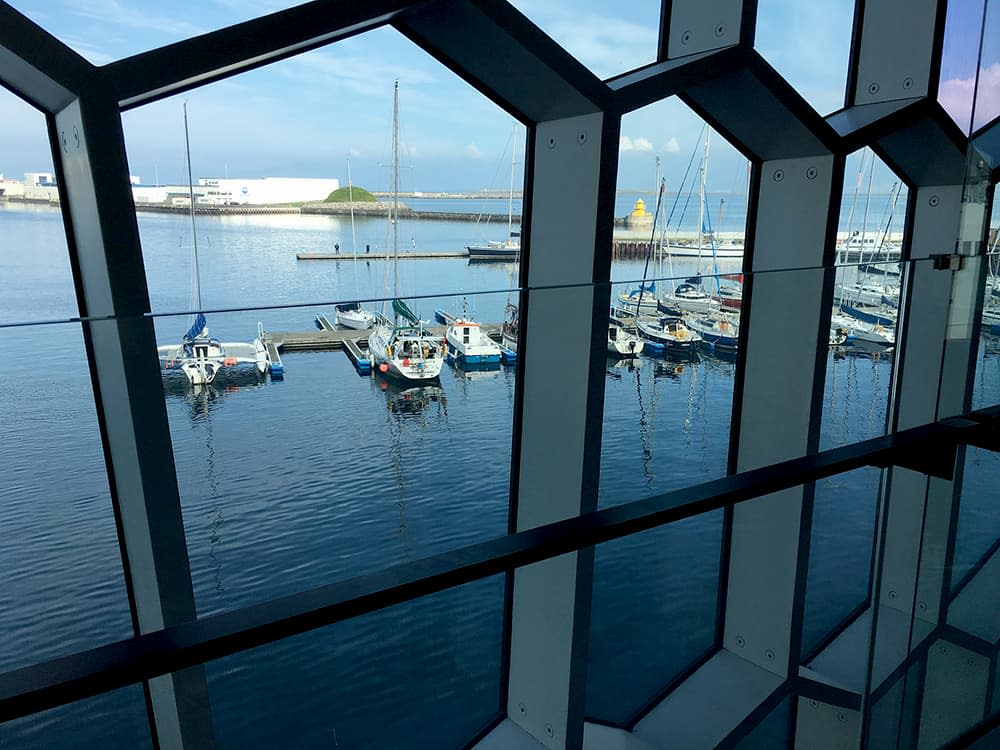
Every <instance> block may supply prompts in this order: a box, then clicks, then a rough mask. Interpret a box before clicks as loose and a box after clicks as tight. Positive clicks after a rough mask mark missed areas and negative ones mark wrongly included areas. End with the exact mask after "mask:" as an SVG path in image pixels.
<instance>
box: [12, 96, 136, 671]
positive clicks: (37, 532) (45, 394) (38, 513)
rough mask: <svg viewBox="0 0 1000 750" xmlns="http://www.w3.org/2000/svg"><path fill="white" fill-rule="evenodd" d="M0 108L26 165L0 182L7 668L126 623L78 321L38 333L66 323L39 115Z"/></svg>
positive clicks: (59, 228)
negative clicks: (15, 177)
mask: <svg viewBox="0 0 1000 750" xmlns="http://www.w3.org/2000/svg"><path fill="white" fill-rule="evenodd" d="M0 100H2V104H3V105H4V107H5V111H10V112H11V113H13V114H12V127H11V129H10V130H9V131H8V130H7V129H6V128H5V129H4V131H3V133H2V136H0V145H2V146H4V149H3V150H4V151H5V152H6V153H9V154H11V155H14V154H18V155H19V156H18V157H16V158H24V159H26V160H27V159H38V161H34V162H31V163H32V166H31V169H33V170H34V171H32V172H30V173H28V174H26V175H25V176H24V179H23V180H12V179H11V180H7V179H5V180H3V181H2V182H0V189H2V190H3V197H2V198H0V231H2V232H3V237H4V247H5V250H4V252H0V325H2V326H3V327H0V348H2V350H3V351H4V352H6V353H7V361H8V363H9V365H10V366H9V367H8V368H7V371H6V375H5V377H4V378H3V381H2V384H0V393H2V399H0V400H2V402H3V404H4V407H3V414H2V416H0V446H3V447H2V452H0V466H2V467H3V471H2V472H0V495H2V496H3V497H4V520H3V528H4V534H3V540H2V542H0V570H3V571H4V581H5V584H4V595H3V596H2V597H0V632H3V633H4V637H3V638H2V639H0V670H8V669H13V668H15V667H20V666H24V665H25V664H27V663H30V662H32V661H37V660H43V659H48V658H52V657H55V656H61V655H65V654H67V653H72V652H74V651H78V650H81V649H84V648H88V647H92V646H96V645H99V644H101V643H104V642H106V641H109V640H118V639H120V638H123V637H127V636H128V635H130V634H131V631H132V628H131V618H130V615H129V606H128V598H127V594H126V590H125V580H124V576H123V574H122V563H121V554H120V552H119V550H118V538H117V533H116V529H115V518H114V512H113V508H112V504H111V492H110V490H109V487H108V475H107V470H106V468H105V463H104V449H103V446H102V443H101V434H100V428H99V426H98V421H97V409H96V406H95V402H94V391H93V385H92V383H91V379H90V367H89V364H88V361H87V352H86V348H85V346H84V333H83V330H82V327H81V324H79V323H69V322H62V323H54V324H50V325H42V324H39V321H46V320H47V321H54V320H56V321H58V320H63V321H65V320H68V319H69V318H72V317H74V316H76V315H78V314H79V308H78V306H77V302H76V293H75V289H74V285H73V278H72V274H71V272H70V263H69V251H68V250H67V245H66V233H65V230H64V229H63V224H62V213H61V212H60V210H59V207H58V205H53V204H52V203H50V201H52V200H54V199H57V198H58V192H57V189H56V187H55V181H54V177H53V169H52V166H51V163H50V159H51V152H50V151H49V147H48V142H47V135H46V133H47V131H46V126H45V120H44V118H43V117H42V116H41V114H39V113H38V112H36V111H34V110H32V109H31V108H30V107H29V106H28V105H26V104H24V103H23V102H21V101H20V100H18V99H16V98H14V97H13V96H12V95H11V94H9V93H7V92H6V91H2V92H0ZM22 120H23V122H24V124H25V128H24V129H23V130H22V128H21V127H20V125H18V124H17V123H19V122H21V121H22ZM12 160H13V159H12ZM25 163H26V164H27V163H28V162H25ZM26 171H27V170H26ZM24 323H28V325H19V324H24Z"/></svg>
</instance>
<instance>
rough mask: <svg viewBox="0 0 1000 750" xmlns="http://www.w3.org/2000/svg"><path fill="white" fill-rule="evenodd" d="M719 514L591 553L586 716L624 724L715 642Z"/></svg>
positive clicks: (649, 533) (703, 516)
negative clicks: (593, 555)
mask: <svg viewBox="0 0 1000 750" xmlns="http://www.w3.org/2000/svg"><path fill="white" fill-rule="evenodd" d="M721 550H722V512H721V511H718V512H714V513H708V514H705V515H702V516H698V517H696V518H691V519H687V520H685V521H682V522H679V523H674V524H670V525H668V526H663V527H660V528H657V529H652V530H650V531H646V532H643V533H641V534H636V535H634V536H630V537H626V538H624V539H619V540H616V541H614V542H608V543H607V544H602V545H600V546H598V547H597V550H596V553H595V563H594V565H595V573H594V596H593V607H594V609H593V613H592V615H591V628H590V661H589V666H588V670H587V707H586V711H587V716H588V717H589V718H592V719H597V720H599V721H602V722H610V723H612V724H616V725H626V724H629V723H630V722H631V721H632V720H634V719H635V718H637V715H638V714H639V712H640V711H642V710H643V709H645V708H647V707H648V706H649V704H650V703H651V702H652V701H653V700H654V699H656V698H657V696H659V695H660V694H661V693H662V692H663V691H664V689H666V688H667V687H668V686H669V685H670V684H671V683H672V682H673V681H674V680H675V679H677V677H678V676H680V675H681V674H682V673H683V672H684V671H685V670H687V669H688V668H690V667H691V666H692V665H693V664H694V663H695V662H697V661H698V660H699V659H700V658H701V657H702V656H704V655H705V654H706V653H707V652H708V651H709V649H711V648H712V647H713V645H714V643H715V626H716V604H717V603H718V595H719V563H720V560H721Z"/></svg>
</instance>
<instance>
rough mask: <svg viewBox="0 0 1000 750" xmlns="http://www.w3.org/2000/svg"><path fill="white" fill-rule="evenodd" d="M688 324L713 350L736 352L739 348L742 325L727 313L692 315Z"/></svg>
mask: <svg viewBox="0 0 1000 750" xmlns="http://www.w3.org/2000/svg"><path fill="white" fill-rule="evenodd" d="M687 324H688V326H690V328H691V329H692V330H694V331H695V332H696V333H698V335H700V336H701V338H702V341H704V342H705V344H706V345H708V346H710V347H712V348H713V349H717V350H720V351H728V352H735V351H736V350H737V348H739V342H740V324H739V320H737V319H736V317H735V316H731V315H727V314H725V313H717V314H714V315H712V314H708V315H692V316H690V317H689V318H688V319H687Z"/></svg>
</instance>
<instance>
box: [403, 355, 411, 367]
mask: <svg viewBox="0 0 1000 750" xmlns="http://www.w3.org/2000/svg"><path fill="white" fill-rule="evenodd" d="M409 366H410V358H409V357H403V367H409Z"/></svg>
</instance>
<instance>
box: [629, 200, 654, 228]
mask: <svg viewBox="0 0 1000 750" xmlns="http://www.w3.org/2000/svg"><path fill="white" fill-rule="evenodd" d="M625 226H627V227H628V228H629V229H649V228H651V227H652V226H653V215H652V214H651V213H649V212H647V211H646V201H644V200H643V199H642V198H638V199H636V201H635V208H633V209H632V213H630V214H629V215H628V216H626V217H625Z"/></svg>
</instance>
